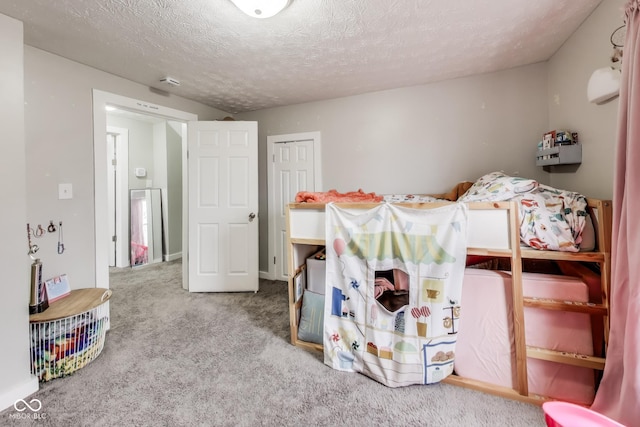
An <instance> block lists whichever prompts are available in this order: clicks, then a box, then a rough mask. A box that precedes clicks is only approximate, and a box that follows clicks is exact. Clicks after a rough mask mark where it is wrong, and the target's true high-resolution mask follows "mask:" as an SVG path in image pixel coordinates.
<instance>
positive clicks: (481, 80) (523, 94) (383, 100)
mask: <svg viewBox="0 0 640 427" xmlns="http://www.w3.org/2000/svg"><path fill="white" fill-rule="evenodd" d="M546 93H547V66H546V64H545V63H540V64H534V65H530V66H526V67H520V68H515V69H511V70H506V71H501V72H496V73H490V74H483V75H478V76H473V77H467V78H462V79H456V80H448V81H444V82H438V83H433V84H429V85H424V86H415V87H409V88H401V89H395V90H388V91H383V92H375V93H369V94H365V95H359V96H351V97H346V98H340V99H333V100H328V101H320V102H313V103H307V104H300V105H292V106H288V107H281V108H273V109H266V110H261V111H256V112H251V113H243V114H238V115H236V119H238V120H256V121H258V132H259V144H260V148H259V150H260V168H261V169H260V171H259V172H260V183H261V187H260V269H261V271H268V265H269V263H268V259H267V254H268V251H267V249H268V244H269V243H268V231H267V230H268V218H267V211H268V208H267V176H266V175H267V169H266V164H267V163H266V161H267V159H266V139H267V136H270V135H280V134H288V133H297V132H308V131H320V132H321V135H322V164H323V170H322V174H323V177H322V179H323V185H324V187H325V188H324V189H325V190H328V189H331V188H335V189H337V190H338V191H341V192H344V191H350V190H357V189H358V188H362V189H363V190H364V191H367V192H370V191H375V192H377V193H383V194H384V193H440V192H445V191H448V190H450V189H451V188H453V186H454V185H455V184H456V183H458V182H460V181H463V180H475V179H477V178H479V177H480V176H482V175H483V174H485V173H488V172H492V171H495V170H504V171H505V172H507V173H509V174H519V175H521V176H527V177H531V178H537V179H540V180H543V181H544V180H546V179H548V176H547V175H546V174H545V173H544V172H543V171H542V170H541V169H540V168H537V167H536V166H535V150H536V143H537V140H538V137H539V135H542V133H543V132H545V131H546V130H547V117H548V114H547V108H548V104H547V97H546Z"/></svg>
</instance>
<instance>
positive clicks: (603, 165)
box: [548, 0, 626, 199]
mask: <svg viewBox="0 0 640 427" xmlns="http://www.w3.org/2000/svg"><path fill="white" fill-rule="evenodd" d="M624 3H626V2H625V1H624V0H604V1H603V2H602V3H601V4H600V6H598V8H597V9H596V10H595V11H594V12H593V13H592V14H591V16H589V18H587V20H586V21H585V22H584V23H583V24H582V25H581V26H580V28H578V30H577V31H576V32H575V33H574V34H573V35H572V36H571V37H570V38H569V40H567V41H566V42H565V43H564V45H563V46H562V47H561V48H560V49H559V50H558V52H556V54H555V55H554V56H553V57H552V58H551V59H550V60H549V64H548V69H549V87H548V95H549V96H548V104H549V129H550V130H551V129H570V130H574V131H577V132H578V133H579V135H580V141H581V143H582V164H581V165H580V166H579V167H577V168H576V167H572V166H563V167H554V168H552V169H551V172H550V173H549V177H550V182H551V184H552V185H553V186H554V187H558V188H565V189H569V190H573V191H578V192H580V193H583V194H585V195H587V196H590V197H595V198H600V199H611V198H612V197H613V159H614V151H615V141H616V131H617V129H616V127H617V116H618V98H616V99H614V100H613V101H611V102H608V103H607V104H603V105H596V104H591V103H589V102H588V100H587V83H588V81H589V77H591V73H592V72H593V70H595V69H597V68H601V67H606V66H608V65H610V64H611V62H610V60H609V58H610V57H611V55H612V53H613V49H612V46H611V42H610V40H609V38H610V36H611V33H612V32H613V31H614V30H615V29H616V28H618V27H619V26H620V25H622V24H623V13H622V6H623V5H624Z"/></svg>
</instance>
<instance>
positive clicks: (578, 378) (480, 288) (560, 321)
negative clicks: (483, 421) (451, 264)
mask: <svg viewBox="0 0 640 427" xmlns="http://www.w3.org/2000/svg"><path fill="white" fill-rule="evenodd" d="M523 292H524V295H525V296H529V297H538V298H553V299H560V300H573V301H581V302H587V301H588V288H587V286H586V285H585V284H584V283H583V282H582V281H581V280H580V279H578V278H575V277H569V276H557V275H547V274H536V273H523ZM511 306H512V305H511V275H510V274H509V273H508V272H502V271H491V270H479V269H472V268H468V269H467V270H466V272H465V278H464V283H463V289H462V301H461V307H462V310H461V315H460V323H459V326H460V329H459V332H458V340H457V345H456V357H455V371H456V373H457V374H458V375H460V376H462V377H465V378H470V379H475V380H479V381H484V382H487V383H491V384H496V385H500V386H505V387H510V388H514V387H515V386H516V383H515V362H514V361H515V357H514V353H513V348H514V335H513V327H512V325H511V321H510V319H511V316H512V313H511ZM524 317H525V335H526V342H527V345H529V346H534V347H541V348H547V349H553V350H560V351H567V352H576V353H581V354H587V355H592V354H593V341H592V338H591V319H590V317H589V315H587V314H583V313H570V312H561V311H550V310H543V309H536V308H530V307H525V309H524ZM527 372H528V381H529V393H533V394H539V395H543V396H549V397H553V398H556V399H561V400H566V401H571V402H576V403H582V404H591V402H592V401H593V397H594V371H593V370H592V369H586V368H580V367H575V366H569V365H564V364H559V363H554V362H549V361H544V360H537V359H531V358H528V359H527Z"/></svg>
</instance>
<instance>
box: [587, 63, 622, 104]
mask: <svg viewBox="0 0 640 427" xmlns="http://www.w3.org/2000/svg"><path fill="white" fill-rule="evenodd" d="M618 93H620V70H619V69H617V68H614V67H604V68H598V69H597V70H595V71H594V72H593V74H591V78H590V79H589V84H588V85H587V98H589V102H593V103H595V104H602V103H604V102H607V101H609V100H611V99H613V98H615V97H616V96H618Z"/></svg>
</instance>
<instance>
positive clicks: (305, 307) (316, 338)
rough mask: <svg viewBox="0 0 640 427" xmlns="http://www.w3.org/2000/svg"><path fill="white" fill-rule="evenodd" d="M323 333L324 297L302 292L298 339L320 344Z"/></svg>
mask: <svg viewBox="0 0 640 427" xmlns="http://www.w3.org/2000/svg"><path fill="white" fill-rule="evenodd" d="M323 332H324V295H321V294H316V293H315V292H311V291H308V290H307V291H304V295H303V296H302V310H301V313H300V325H299V327H298V338H299V339H301V340H303V341H307V342H313V343H316V344H322V338H323V337H322V335H323Z"/></svg>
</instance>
